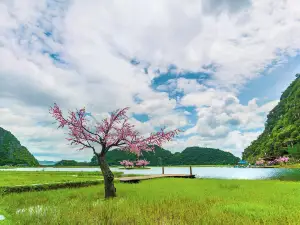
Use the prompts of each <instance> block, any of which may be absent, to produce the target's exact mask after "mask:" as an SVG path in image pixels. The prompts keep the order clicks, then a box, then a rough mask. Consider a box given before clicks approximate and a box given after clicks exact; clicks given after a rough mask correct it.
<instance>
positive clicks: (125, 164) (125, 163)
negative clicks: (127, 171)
mask: <svg viewBox="0 0 300 225" xmlns="http://www.w3.org/2000/svg"><path fill="white" fill-rule="evenodd" d="M120 164H121V165H122V166H124V167H125V168H126V167H132V166H133V162H130V161H129V160H123V161H121V162H120Z"/></svg>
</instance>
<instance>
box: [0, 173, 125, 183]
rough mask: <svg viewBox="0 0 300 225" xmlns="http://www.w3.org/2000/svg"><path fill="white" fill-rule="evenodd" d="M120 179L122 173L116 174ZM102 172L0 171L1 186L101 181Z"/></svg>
mask: <svg viewBox="0 0 300 225" xmlns="http://www.w3.org/2000/svg"><path fill="white" fill-rule="evenodd" d="M114 174H115V177H120V176H121V175H122V174H123V173H122V172H115V173H114ZM101 178H102V175H101V173H100V172H56V171H55V172H48V171H47V172H46V171H30V172H25V171H24V172H23V171H0V186H10V185H27V184H41V183H56V182H69V181H87V180H97V179H101Z"/></svg>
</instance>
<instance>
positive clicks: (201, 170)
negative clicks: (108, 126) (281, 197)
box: [2, 167, 300, 180]
mask: <svg viewBox="0 0 300 225" xmlns="http://www.w3.org/2000/svg"><path fill="white" fill-rule="evenodd" d="M111 170H112V171H115V172H124V174H141V175H149V174H162V168H161V167H151V169H144V170H139V169H130V170H124V169H119V168H111ZM2 171H73V172H75V171H83V172H92V171H100V169H99V168H94V167H91V168H55V167H44V168H43V167H40V168H14V169H2ZM192 171H193V174H194V175H196V177H197V178H217V179H247V180H259V179H285V180H300V169H287V168H228V167H192ZM189 172H190V170H189V167H165V174H189Z"/></svg>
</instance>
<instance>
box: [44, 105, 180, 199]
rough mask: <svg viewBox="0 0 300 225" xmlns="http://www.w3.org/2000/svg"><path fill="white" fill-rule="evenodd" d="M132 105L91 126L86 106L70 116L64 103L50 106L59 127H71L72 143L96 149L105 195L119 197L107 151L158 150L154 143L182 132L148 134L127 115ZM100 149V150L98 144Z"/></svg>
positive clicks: (156, 143) (71, 112) (69, 128)
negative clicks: (63, 112) (129, 119)
mask: <svg viewBox="0 0 300 225" xmlns="http://www.w3.org/2000/svg"><path fill="white" fill-rule="evenodd" d="M128 109H129V108H124V109H119V110H116V111H115V112H112V113H111V114H110V116H109V117H108V118H106V119H104V120H102V121H101V122H97V123H96V125H94V126H93V128H92V127H90V126H89V125H88V119H87V117H86V112H85V109H84V108H83V109H80V110H76V111H69V116H68V117H64V116H63V114H62V111H61V109H60V107H59V106H58V105H57V104H54V106H53V107H50V110H49V112H50V114H51V115H52V116H53V117H54V118H55V120H56V121H57V122H58V123H59V126H58V128H63V127H65V126H66V127H67V128H68V131H69V137H68V138H67V140H68V141H69V142H70V144H71V145H78V146H80V148H79V150H83V149H85V148H89V149H92V151H93V153H94V155H95V156H96V157H97V159H98V162H99V165H100V168H101V171H102V174H103V177H104V187H105V198H110V197H115V196H116V189H115V186H114V175H113V173H112V172H111V170H110V168H109V165H108V164H107V162H106V159H105V155H106V153H107V152H108V151H109V150H110V149H112V148H114V147H118V148H120V149H121V150H124V151H131V152H133V153H135V154H136V155H138V156H139V155H140V154H141V151H142V150H143V151H154V145H158V146H161V145H162V144H163V143H164V142H167V141H170V140H171V139H173V138H174V137H175V135H177V134H178V132H179V130H178V129H176V130H173V131H169V132H165V131H164V129H161V131H160V132H156V133H152V134H150V135H149V137H144V136H142V135H140V134H139V132H138V131H136V130H135V128H134V125H132V124H130V123H129V121H128V117H127V115H126V113H127V111H128ZM94 144H96V145H98V146H99V149H100V151H96V148H97V147H95V145H94Z"/></svg>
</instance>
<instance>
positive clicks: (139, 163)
mask: <svg viewBox="0 0 300 225" xmlns="http://www.w3.org/2000/svg"><path fill="white" fill-rule="evenodd" d="M149 163H150V162H149V161H147V160H138V161H136V163H135V165H136V166H142V167H145V166H147V165H148V164H149Z"/></svg>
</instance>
